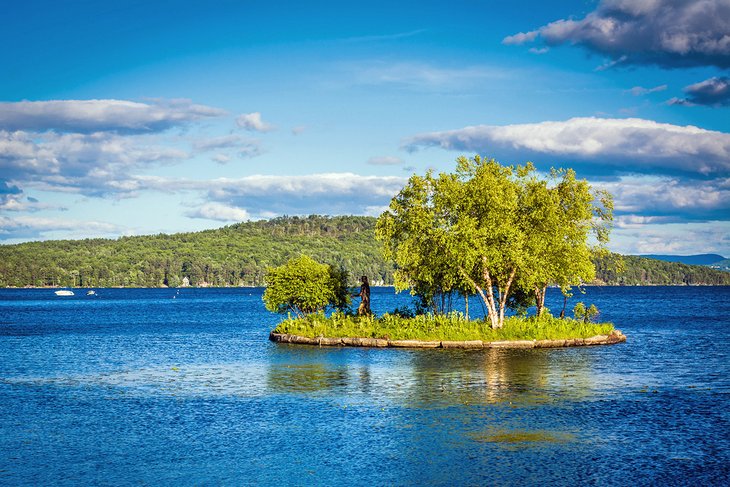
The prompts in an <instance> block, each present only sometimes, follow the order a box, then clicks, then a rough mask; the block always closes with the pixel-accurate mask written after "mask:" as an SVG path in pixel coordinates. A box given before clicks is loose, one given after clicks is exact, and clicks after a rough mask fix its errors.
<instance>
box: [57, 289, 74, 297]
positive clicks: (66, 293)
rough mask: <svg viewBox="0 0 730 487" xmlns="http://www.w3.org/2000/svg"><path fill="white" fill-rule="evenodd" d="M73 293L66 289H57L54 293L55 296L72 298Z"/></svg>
mask: <svg viewBox="0 0 730 487" xmlns="http://www.w3.org/2000/svg"><path fill="white" fill-rule="evenodd" d="M73 295H74V292H73V291H69V290H68V289H59V290H58V291H56V296H73Z"/></svg>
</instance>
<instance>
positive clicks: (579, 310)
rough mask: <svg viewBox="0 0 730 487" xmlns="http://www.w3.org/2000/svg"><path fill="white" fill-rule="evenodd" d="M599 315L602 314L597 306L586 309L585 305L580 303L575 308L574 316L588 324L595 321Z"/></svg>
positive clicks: (593, 305)
mask: <svg viewBox="0 0 730 487" xmlns="http://www.w3.org/2000/svg"><path fill="white" fill-rule="evenodd" d="M599 313H600V312H599V311H598V308H596V305H595V304H592V305H590V306H589V307H587V308H586V305H585V304H583V303H582V302H579V303H577V304H576V305H575V307H574V308H573V316H574V317H575V319H576V320H583V323H588V322H589V321H591V320H593V318H595V317H596V316H598V314H599Z"/></svg>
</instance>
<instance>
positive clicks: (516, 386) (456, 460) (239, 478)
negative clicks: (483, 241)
mask: <svg viewBox="0 0 730 487" xmlns="http://www.w3.org/2000/svg"><path fill="white" fill-rule="evenodd" d="M551 291H552V294H551V295H550V294H549V295H548V303H547V304H548V306H549V307H551V308H552V309H553V310H559V309H560V307H561V306H562V298H560V295H559V292H557V291H556V290H551ZM98 292H99V296H98V297H87V296H84V295H80V296H79V295H77V296H74V297H66V298H62V297H57V296H55V295H54V294H53V291H52V290H0V484H2V485H26V484H29V485H88V484H95V485H104V484H107V485H128V484H130V485H249V484H255V485H308V484H319V485H422V484H436V485H438V484H441V485H461V484H469V485H485V484H486V485H495V484H496V485H512V484H514V485H552V484H557V485H576V484H579V485H580V484H597V485H650V484H653V485H727V484H728V482H730V357H729V356H728V355H729V354H728V347H730V318H729V317H730V288H728V287H716V288H709V287H674V288H668V287H636V288H618V287H601V288H588V289H587V294H586V295H585V296H581V299H582V300H584V301H586V302H589V303H595V304H596V305H597V306H598V307H599V308H600V309H601V311H602V315H601V318H602V319H605V320H608V321H613V322H614V323H615V324H616V326H617V328H619V329H621V330H622V331H623V332H624V333H625V334H626V335H627V336H628V342H627V343H625V344H618V345H612V346H604V347H586V348H571V349H553V350H479V351H450V350H395V349H356V348H314V347H306V346H297V345H283V344H274V343H271V342H269V341H268V333H269V331H270V330H271V329H272V328H273V327H274V326H275V325H276V323H277V322H278V320H279V317H278V316H275V315H273V314H271V313H268V312H267V311H266V310H265V309H264V306H263V303H262V301H261V294H262V290H261V289H182V290H180V292H179V294H176V291H175V290H172V289H101V290H98ZM77 294H83V293H77ZM173 297H175V299H173ZM372 301H373V308H374V310H375V311H376V312H380V313H382V312H383V311H386V310H388V309H393V308H395V307H396V306H401V305H403V304H407V303H408V302H409V297H408V296H407V295H406V296H404V295H400V296H395V295H394V294H393V290H392V289H387V288H385V289H376V288H374V289H373V296H372ZM575 301H576V298H574V300H573V303H575ZM476 307H477V305H476V300H474V301H473V303H472V313H473V312H474V311H473V310H474V308H476Z"/></svg>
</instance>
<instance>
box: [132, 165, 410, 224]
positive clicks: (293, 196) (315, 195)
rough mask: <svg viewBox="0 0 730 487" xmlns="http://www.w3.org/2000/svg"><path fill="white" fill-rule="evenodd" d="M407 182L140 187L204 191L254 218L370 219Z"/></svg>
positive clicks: (146, 181)
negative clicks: (364, 216)
mask: <svg viewBox="0 0 730 487" xmlns="http://www.w3.org/2000/svg"><path fill="white" fill-rule="evenodd" d="M406 181H407V179H406V178H403V177H396V176H362V175H358V174H352V173H324V174H307V175H302V176H274V175H254V176H246V177H243V178H237V179H231V178H218V179H212V180H194V179H182V178H165V177H159V176H140V177H136V178H135V179H134V183H135V185H137V187H138V188H144V189H149V190H156V191H166V192H179V191H200V192H204V193H205V198H206V201H207V202H210V203H217V204H220V205H224V206H226V207H230V208H239V209H241V210H244V211H246V212H247V214H248V215H250V216H251V218H269V217H271V216H276V215H285V214H286V215H294V214H297V215H304V214H313V213H317V214H328V215H337V214H343V215H344V214H355V215H362V214H368V212H370V211H372V209H373V208H376V207H383V206H387V205H388V204H389V203H390V199H391V198H392V197H393V196H395V194H396V193H397V192H398V191H400V189H401V188H402V187H403V185H404V184H405V183H406Z"/></svg>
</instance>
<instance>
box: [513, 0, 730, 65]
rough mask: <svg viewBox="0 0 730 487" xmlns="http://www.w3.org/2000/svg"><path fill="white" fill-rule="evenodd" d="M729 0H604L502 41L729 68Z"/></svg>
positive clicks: (633, 60)
mask: <svg viewBox="0 0 730 487" xmlns="http://www.w3.org/2000/svg"><path fill="white" fill-rule="evenodd" d="M728 33H730V2H728V1H727V0H694V1H685V0H647V1H636V0H603V1H602V2H601V3H600V4H599V5H598V7H597V8H596V10H594V11H593V12H591V13H589V14H588V15H587V16H586V17H585V18H583V19H579V20H573V19H561V20H557V21H555V22H552V23H550V24H547V25H545V26H543V27H540V28H539V29H537V30H534V31H530V32H521V33H519V34H515V35H513V36H509V37H506V38H505V39H504V40H503V43H505V44H523V43H526V42H532V41H534V40H536V39H537V38H538V37H539V38H541V39H542V40H543V41H544V42H545V43H546V44H548V45H558V44H563V43H570V44H574V45H579V46H582V47H584V48H586V49H588V50H589V51H592V52H596V53H599V54H602V55H605V56H608V57H609V58H611V59H612V60H613V61H614V63H615V64H654V65H658V66H663V67H667V68H676V67H689V66H717V67H720V68H729V67H730V34H728Z"/></svg>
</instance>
